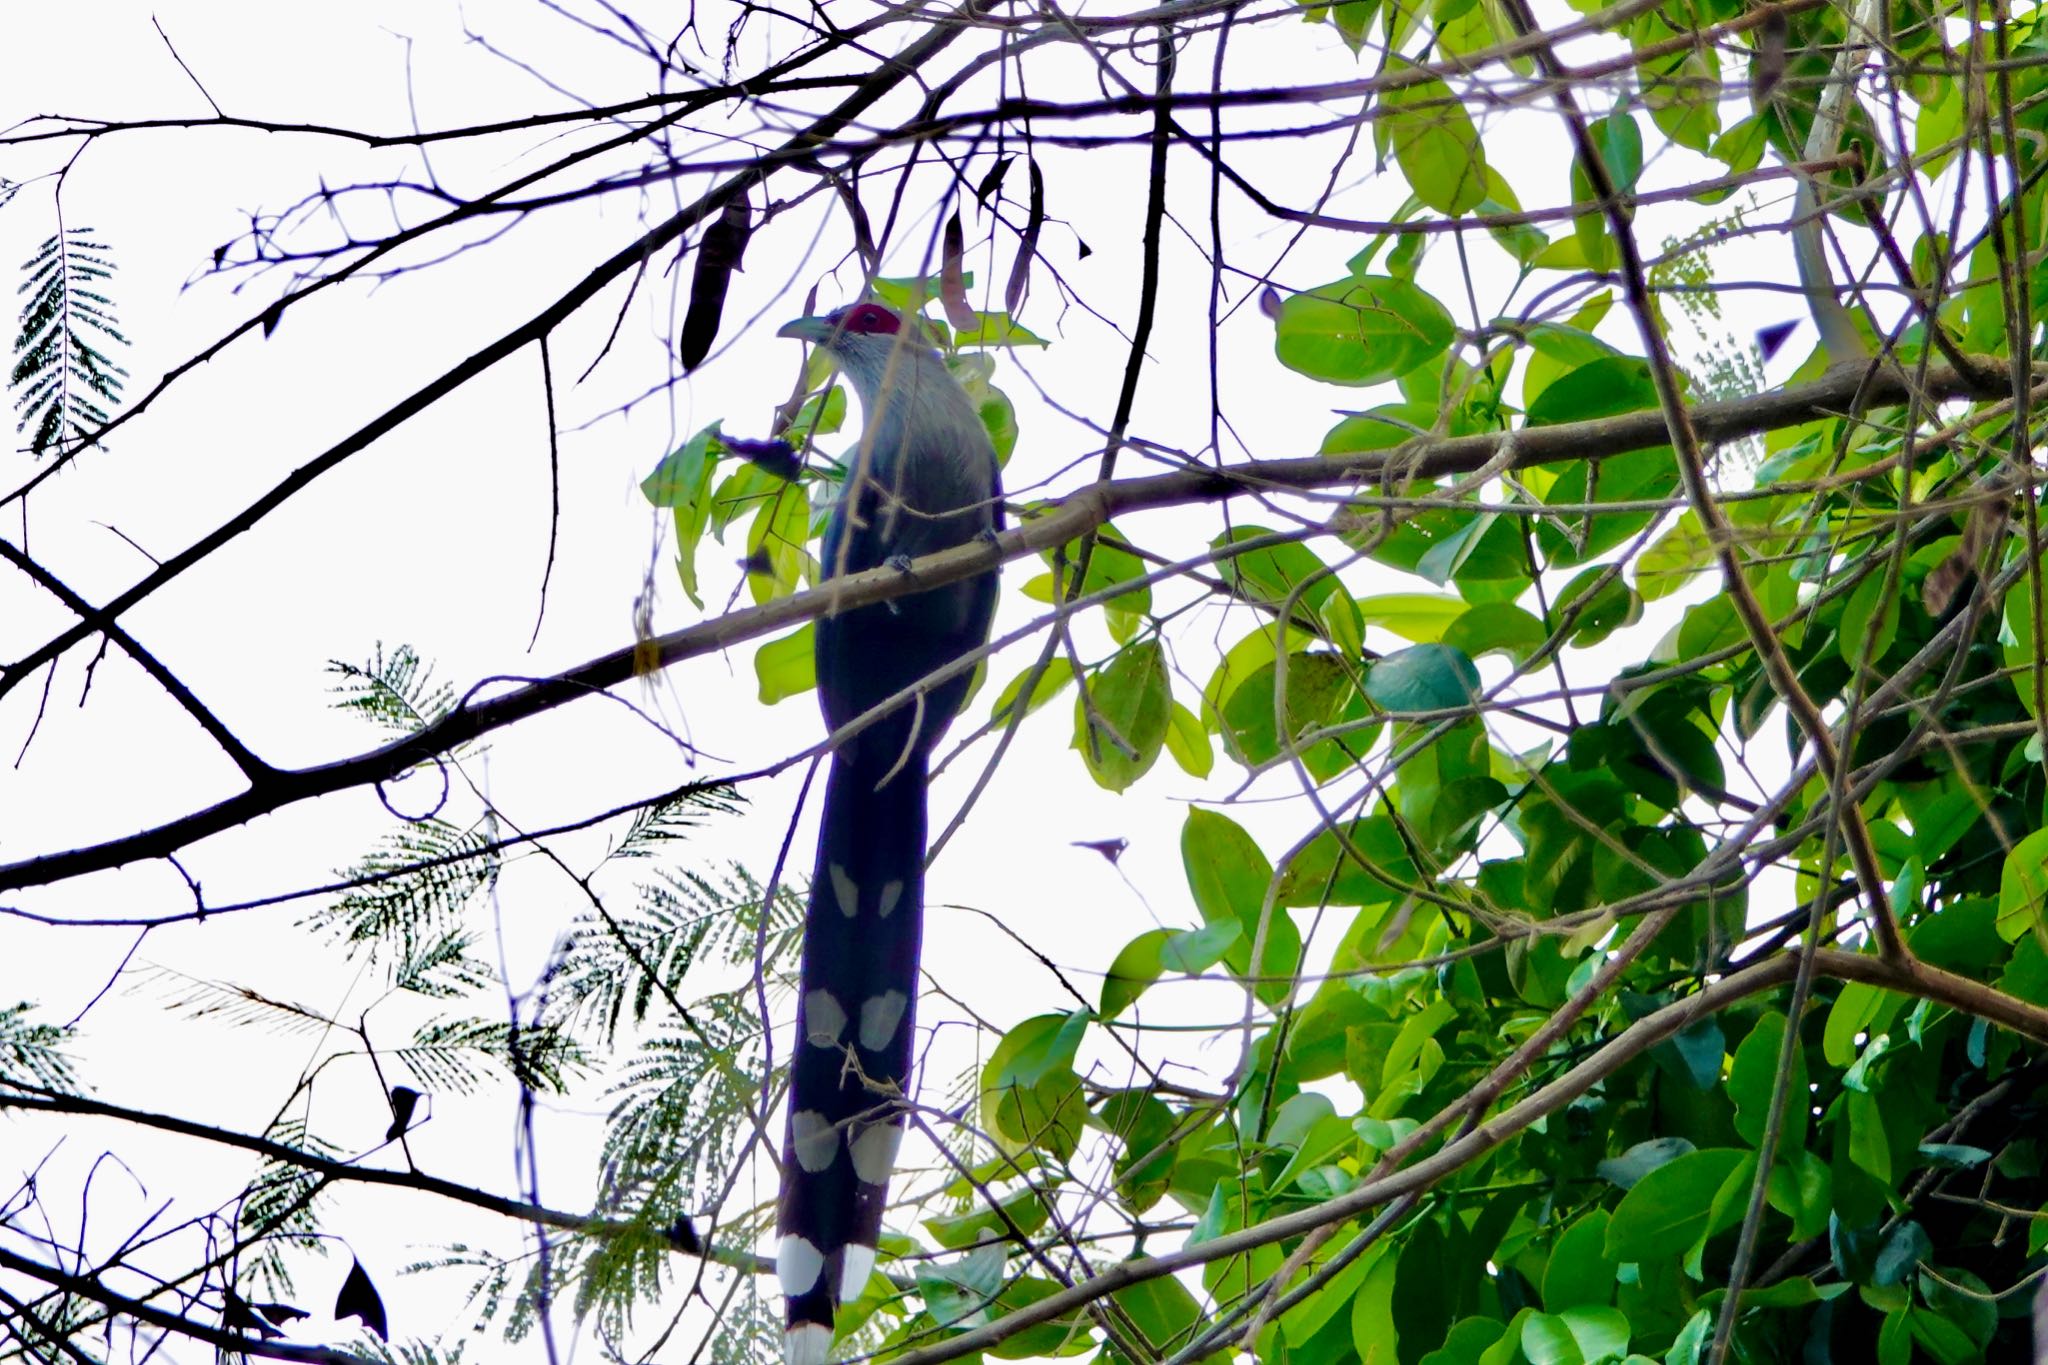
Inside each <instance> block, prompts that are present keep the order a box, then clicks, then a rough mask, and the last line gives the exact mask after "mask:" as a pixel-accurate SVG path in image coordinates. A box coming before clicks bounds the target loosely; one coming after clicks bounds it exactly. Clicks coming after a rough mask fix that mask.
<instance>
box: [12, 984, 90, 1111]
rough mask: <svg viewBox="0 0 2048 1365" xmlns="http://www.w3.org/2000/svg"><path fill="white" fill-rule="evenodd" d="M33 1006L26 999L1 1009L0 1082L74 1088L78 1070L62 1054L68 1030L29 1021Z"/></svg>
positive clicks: (51, 1088)
mask: <svg viewBox="0 0 2048 1365" xmlns="http://www.w3.org/2000/svg"><path fill="white" fill-rule="evenodd" d="M34 1008H35V1006H34V1005H32V1004H30V1003H29V1002H27V1001H26V1000H24V1001H22V1002H21V1003H20V1004H18V1005H10V1006H8V1007H7V1008H5V1009H0V1085H7V1084H13V1085H35V1086H40V1087H42V1088H43V1089H46V1090H74V1089H76V1088H77V1073H76V1072H74V1071H73V1070H72V1061H71V1059H70V1058H69V1057H67V1056H65V1055H64V1052H63V1044H64V1043H65V1042H66V1041H68V1040H69V1039H70V1037H71V1031H70V1030H69V1029H65V1028H59V1027H57V1026H56V1025H55V1024H38V1023H35V1022H33V1021H31V1020H30V1018H29V1012H30V1011H31V1010H33V1009H34Z"/></svg>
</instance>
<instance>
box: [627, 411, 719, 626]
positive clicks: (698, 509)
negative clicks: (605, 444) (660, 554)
mask: <svg viewBox="0 0 2048 1365" xmlns="http://www.w3.org/2000/svg"><path fill="white" fill-rule="evenodd" d="M722 449H723V447H722V446H721V445H720V444H719V441H718V423H716V422H713V423H712V424H711V425H710V426H708V427H705V428H704V429H703V430H702V431H699V432H698V433H697V434H696V435H694V436H692V437H691V438H690V439H689V440H687V441H685V442H683V444H682V445H680V446H678V447H677V448H676V449H675V451H673V452H672V453H671V454H669V455H668V456H667V457H665V458H664V459H663V460H662V462H661V463H660V464H659V465H657V466H656V467H655V470H654V472H653V473H652V474H650V475H648V476H647V478H646V480H645V481H644V482H643V483H642V484H641V485H640V491H641V492H642V493H644V494H646V496H647V500H648V501H649V502H651V503H653V504H654V505H655V506H656V507H668V508H672V509H674V513H675V523H676V575H677V577H679V578H680V579H681V580H682V584H683V592H684V594H685V595H686V596H687V597H688V598H689V599H690V603H691V605H692V606H696V607H702V606H703V605H704V600H703V598H701V597H700V596H698V593H697V546H698V545H699V544H700V543H701V542H702V541H703V539H704V531H705V528H706V527H707V526H708V525H709V523H710V520H711V476H712V472H713V470H714V468H715V465H716V462H717V459H718V453H719V451H720V450H722Z"/></svg>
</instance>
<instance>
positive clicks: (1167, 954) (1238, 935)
mask: <svg viewBox="0 0 2048 1365" xmlns="http://www.w3.org/2000/svg"><path fill="white" fill-rule="evenodd" d="M1242 939H1244V925H1243V924H1242V923H1240V922H1239V921H1237V920H1230V919H1221V920H1217V921H1216V922H1215V923H1214V924H1205V925H1203V926H1202V927H1201V928H1199V929H1182V930H1179V931H1178V932H1173V931H1169V932H1168V933H1167V935H1166V941H1165V942H1164V943H1162V944H1161V945H1160V946H1159V965H1160V967H1161V968H1163V969H1164V970H1166V971H1170V972H1183V973H1185V974H1187V975H1188V976H1197V975H1200V974H1201V973H1203V972H1206V971H1208V970H1209V969H1210V968H1211V967H1213V966H1215V965H1216V964H1217V963H1219V962H1221V961H1222V960H1223V959H1224V957H1225V956H1227V955H1228V954H1229V952H1230V950H1231V949H1232V948H1234V947H1236V946H1237V944H1238V942H1239V940H1242ZM1250 946H1251V945H1250V943H1249V941H1246V943H1245V947H1246V948H1247V950H1249V948H1250Z"/></svg>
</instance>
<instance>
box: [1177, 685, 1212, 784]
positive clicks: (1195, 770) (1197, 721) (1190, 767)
mask: <svg viewBox="0 0 2048 1365" xmlns="http://www.w3.org/2000/svg"><path fill="white" fill-rule="evenodd" d="M1166 752H1167V753H1169V754H1171V755H1173V761H1174V762H1175V763H1177V764H1179V765H1180V770H1181V771H1182V772H1184V773H1186V774H1187V775H1188V776H1190V777H1207V776H1208V775H1209V770H1210V769H1212V768H1214V767H1215V766H1216V751H1215V749H1214V748H1213V747H1212V746H1211V745H1210V743H1209V732H1208V731H1207V730H1205V729H1203V728H1202V718H1201V717H1200V716H1197V715H1196V714H1195V713H1194V712H1192V711H1190V710H1188V708H1187V707H1185V706H1182V705H1181V704H1180V703H1179V702H1174V703H1173V709H1172V710H1171V711H1170V712H1169V713H1168V715H1167V718H1166Z"/></svg>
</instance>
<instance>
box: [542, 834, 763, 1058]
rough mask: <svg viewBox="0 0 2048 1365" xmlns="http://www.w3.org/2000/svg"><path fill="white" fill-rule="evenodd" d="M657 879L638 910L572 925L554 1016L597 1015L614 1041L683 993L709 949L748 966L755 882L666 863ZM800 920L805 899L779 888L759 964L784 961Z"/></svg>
mask: <svg viewBox="0 0 2048 1365" xmlns="http://www.w3.org/2000/svg"><path fill="white" fill-rule="evenodd" d="M658 877H659V880H657V881H654V882H647V883H642V884H641V886H640V888H639V890H640V900H639V903H638V904H637V905H635V906H634V907H633V908H632V909H630V910H624V911H619V912H616V913H613V914H612V915H610V916H609V917H606V916H599V915H585V916H582V917H580V918H579V919H578V920H577V921H576V923H575V924H574V925H573V926H572V928H571V930H570V937H569V944H568V947H567V949H566V950H565V952H564V954H563V957H562V961H561V964H560V966H558V967H557V968H556V970H555V973H554V976H553V979H552V981H551V983H550V984H551V989H550V1004H551V1011H550V1013H551V1017H554V1018H557V1019H560V1020H561V1021H562V1022H563V1023H565V1024H574V1023H577V1022H579V1021H586V1022H595V1023H596V1024H597V1025H598V1026H599V1028H600V1029H601V1030H602V1035H601V1036H602V1037H603V1039H604V1041H606V1042H608V1043H609V1042H611V1041H612V1040H613V1039H615V1038H616V1037H617V1034H618V1029H619V1025H620V1023H621V1021H622V1020H624V1019H628V1018H630V1019H631V1021H632V1022H633V1023H635V1024H638V1023H643V1022H645V1020H646V1018H647V1016H648V1012H649V1010H650V1008H651V1007H652V1006H653V1004H654V1002H655V1001H656V999H657V998H660V999H663V1000H666V998H667V997H668V996H670V995H674V996H677V997H678V998H680V997H681V995H682V989H683V978H684V977H685V976H686V975H687V974H688V973H689V971H690V969H691V967H692V966H693V965H695V964H696V963H697V962H699V961H702V960H705V958H706V957H707V955H708V956H709V958H710V959H711V960H712V961H723V962H724V963H726V964H727V965H740V964H746V965H749V966H751V964H752V963H753V959H754V946H755V943H756V940H757V938H758V926H759V925H760V916H761V898H762V895H763V892H762V888H761V886H760V884H759V883H758V882H756V881H755V880H754V879H753V878H752V877H750V876H748V875H747V873H746V871H745V870H744V869H742V868H739V867H737V866H736V867H734V868H733V869H731V870H730V871H729V872H728V874H727V875H726V876H725V878H724V879H723V880H722V881H721V882H717V883H714V882H713V881H711V880H710V879H709V878H706V877H704V876H701V875H699V874H697V873H695V872H671V871H666V870H664V871H662V872H661V873H659V874H658ZM802 922H803V899H802V897H801V896H800V895H798V894H797V893H796V892H795V891H794V890H793V889H791V888H787V887H785V888H783V889H782V890H781V892H780V893H778V894H777V896H776V898H775V904H774V906H773V907H771V908H770V910H769V912H768V935H767V941H766V944H765V957H764V960H763V963H762V969H763V972H764V974H765V975H766V976H767V977H768V978H769V979H771V980H773V979H775V978H777V977H778V976H779V975H781V974H782V973H783V971H784V970H785V969H786V967H787V965H788V963H789V961H790V959H791V958H792V956H793V955H794V952H795V949H796V946H797V943H798V941H799V940H798V938H797V930H798V927H799V926H800V925H801V924H802Z"/></svg>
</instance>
